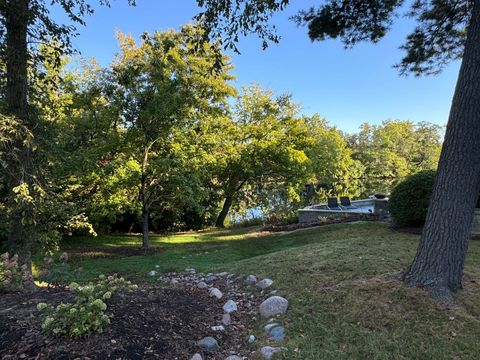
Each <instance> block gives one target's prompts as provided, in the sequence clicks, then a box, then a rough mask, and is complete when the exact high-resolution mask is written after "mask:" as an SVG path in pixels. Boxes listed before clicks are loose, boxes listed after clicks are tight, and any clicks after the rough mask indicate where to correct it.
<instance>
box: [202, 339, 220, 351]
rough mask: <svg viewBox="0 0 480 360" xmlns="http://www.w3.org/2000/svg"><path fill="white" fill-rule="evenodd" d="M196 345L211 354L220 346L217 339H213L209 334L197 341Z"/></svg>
mask: <svg viewBox="0 0 480 360" xmlns="http://www.w3.org/2000/svg"><path fill="white" fill-rule="evenodd" d="M198 346H200V348H202V350H204V351H206V352H209V353H211V354H215V353H216V352H218V350H220V346H218V343H217V340H215V339H214V338H213V337H211V336H207V337H204V338H203V339H202V340H200V341H199V342H198Z"/></svg>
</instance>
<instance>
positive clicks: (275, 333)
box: [270, 326, 285, 341]
mask: <svg viewBox="0 0 480 360" xmlns="http://www.w3.org/2000/svg"><path fill="white" fill-rule="evenodd" d="M270 339H272V340H275V341H283V340H284V339H285V328H284V327H283V326H275V327H274V328H273V329H271V330H270Z"/></svg>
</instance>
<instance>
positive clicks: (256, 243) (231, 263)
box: [63, 222, 480, 360]
mask: <svg viewBox="0 0 480 360" xmlns="http://www.w3.org/2000/svg"><path fill="white" fill-rule="evenodd" d="M256 230H257V228H245V229H233V230H223V231H204V232H197V233H195V232H192V233H185V234H179V235H168V236H153V237H152V239H153V241H152V243H153V244H154V246H156V247H158V249H159V251H158V252H155V253H153V254H151V255H149V256H118V254H116V253H111V252H110V250H112V249H114V248H117V249H119V248H122V247H127V248H137V247H138V246H139V245H140V238H139V237H135V236H99V237H98V238H95V239H91V238H76V239H69V240H68V241H66V242H65V243H64V244H63V248H64V249H67V250H68V251H69V252H71V253H72V254H73V255H74V258H75V257H76V258H77V259H76V261H78V262H76V263H75V266H81V267H83V269H84V271H83V272H82V273H81V274H80V275H78V277H77V280H79V281H87V280H89V279H91V278H92V277H94V276H97V275H98V274H100V273H111V272H120V273H122V274H125V275H127V276H131V277H137V278H141V279H147V278H148V276H147V273H148V271H150V270H158V271H163V270H178V271H183V270H184V269H185V268H187V267H193V268H195V269H197V270H198V271H205V272H210V271H212V272H216V271H231V272H236V273H243V274H249V273H252V274H256V275H257V276H259V277H270V278H272V279H274V281H275V283H274V286H275V288H276V289H278V291H279V294H280V295H283V296H285V297H287V298H288V299H289V301H290V309H289V311H288V313H287V315H286V316H285V317H284V318H283V319H282V320H281V321H282V322H283V323H284V324H285V326H286V328H287V333H288V338H287V340H286V343H285V345H286V346H287V348H288V349H289V351H288V353H286V354H285V359H299V360H300V359H301V360H317V359H332V360H333V359H335V360H336V359H382V360H383V359H385V360H387V359H392V360H393V359H395V360H396V359H400V360H409V359H421V360H423V359H455V360H465V359H477V358H478V354H479V353H480V343H479V342H478V334H480V301H479V298H480V285H479V284H480V242H478V241H472V243H471V245H470V250H469V255H468V259H467V263H466V268H465V281H464V284H465V290H464V291H462V292H460V293H459V294H458V295H457V300H458V302H459V304H460V305H461V309H460V310H446V309H443V308H441V307H440V306H438V305H437V304H435V303H434V302H433V301H432V300H431V299H430V298H429V297H428V296H427V295H426V294H425V293H424V292H423V291H421V290H418V289H407V288H405V287H404V286H403V284H401V283H399V282H389V281H386V280H385V279H384V275H385V274H389V273H393V272H397V271H399V270H401V269H403V268H405V267H406V266H407V265H408V264H409V262H410V261H411V260H412V258H413V256H414V255H415V251H416V247H417V244H418V239H419V237H418V236H417V235H411V234H404V233H398V232H394V231H392V230H390V229H389V228H388V226H387V225H386V224H382V223H371V222H369V223H361V222H360V223H349V224H336V225H329V226H324V227H319V228H310V229H304V230H297V231H294V232H290V233H280V234H278V233H277V234H266V233H258V232H257V231H256ZM95 252H96V253H97V254H96V255H98V254H99V253H101V252H104V255H105V256H108V257H104V258H91V257H89V256H88V255H89V254H91V253H95ZM261 325H262V324H259V325H258V331H257V332H256V333H255V335H256V336H257V337H259V339H260V340H259V342H258V343H264V344H265V343H268V339H265V337H264V334H263V331H262V330H261Z"/></svg>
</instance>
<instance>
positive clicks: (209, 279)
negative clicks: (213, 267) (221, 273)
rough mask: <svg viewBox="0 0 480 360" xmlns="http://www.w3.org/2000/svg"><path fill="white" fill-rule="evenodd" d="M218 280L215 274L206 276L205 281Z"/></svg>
mask: <svg viewBox="0 0 480 360" xmlns="http://www.w3.org/2000/svg"><path fill="white" fill-rule="evenodd" d="M215 280H217V277H216V276H215V275H208V276H207V277H206V278H205V281H206V282H212V281H215Z"/></svg>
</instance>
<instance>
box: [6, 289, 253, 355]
mask: <svg viewBox="0 0 480 360" xmlns="http://www.w3.org/2000/svg"><path fill="white" fill-rule="evenodd" d="M71 300H72V297H71V294H70V292H69V291H67V290H64V289H46V288H44V289H40V290H38V291H37V292H35V293H33V294H31V295H25V294H20V293H14V294H6V295H0V358H1V359H168V360H174V359H190V358H191V356H192V355H193V354H194V353H196V352H200V353H201V351H199V348H198V345H197V341H198V340H200V339H201V338H203V337H205V336H214V337H215V338H216V339H217V341H218V343H219V345H220V347H221V351H222V352H220V353H218V354H215V355H208V354H202V355H203V356H204V359H222V360H223V359H224V358H225V357H227V356H228V355H230V350H237V351H238V352H243V351H242V350H245V349H246V346H247V344H246V341H245V340H246V338H247V336H248V329H247V328H251V326H253V319H251V317H249V316H248V315H246V314H244V313H242V312H238V313H234V314H232V319H233V323H234V325H231V327H229V330H228V331H226V332H223V333H220V332H213V331H212V330H211V326H214V325H219V324H221V318H222V314H223V310H222V305H223V303H224V301H218V300H214V299H213V298H211V297H209V296H208V293H206V292H205V291H201V290H199V289H196V288H194V287H192V288H186V287H183V288H178V287H177V288H168V287H161V286H158V285H151V284H144V285H142V286H140V288H139V290H138V291H135V292H131V293H119V294H115V295H114V296H113V297H112V298H111V299H110V300H109V302H108V309H107V312H108V313H109V314H112V315H113V318H112V319H111V321H112V322H111V324H110V325H109V326H108V327H107V328H106V329H105V330H104V332H103V333H95V334H92V335H91V336H89V337H87V338H83V339H80V340H71V339H69V338H66V337H49V336H46V335H44V334H42V331H41V318H40V316H39V315H40V314H39V311H38V310H37V309H36V304H37V303H39V302H46V303H48V304H50V305H56V304H59V303H60V302H62V301H63V302H69V301H71ZM235 324H237V325H235ZM245 352H246V351H245Z"/></svg>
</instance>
